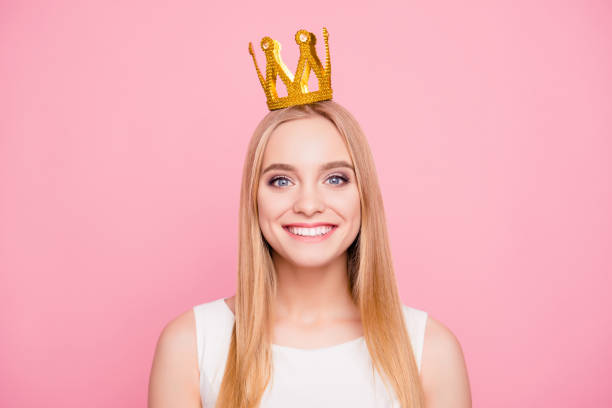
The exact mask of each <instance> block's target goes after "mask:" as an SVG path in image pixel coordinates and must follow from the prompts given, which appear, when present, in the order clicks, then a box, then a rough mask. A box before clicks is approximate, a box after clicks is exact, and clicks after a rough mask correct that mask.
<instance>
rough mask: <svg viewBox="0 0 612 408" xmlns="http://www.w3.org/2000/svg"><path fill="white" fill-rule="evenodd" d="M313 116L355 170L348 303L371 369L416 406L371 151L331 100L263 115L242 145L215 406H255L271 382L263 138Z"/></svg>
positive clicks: (405, 406)
mask: <svg viewBox="0 0 612 408" xmlns="http://www.w3.org/2000/svg"><path fill="white" fill-rule="evenodd" d="M313 115H319V116H322V117H324V118H327V119H328V120H330V121H331V122H332V123H333V124H334V125H335V126H336V128H337V129H338V132H339V133H340V135H341V136H342V137H343V139H344V141H345V144H346V146H347V148H348V151H349V154H350V156H351V159H352V161H353V165H354V167H355V175H356V179H357V187H358V190H359V199H360V201H361V229H360V231H359V233H358V234H357V237H356V238H355V241H354V242H353V243H352V244H351V245H350V246H349V248H348V249H347V252H348V253H347V255H348V257H347V258H348V261H347V267H348V268H347V273H348V282H349V286H350V293H351V297H352V300H353V302H354V303H355V305H357V306H358V307H359V311H360V313H361V322H362V326H363V332H364V338H365V341H366V344H367V348H368V350H369V353H370V356H371V359H372V363H373V364H372V369H373V371H374V370H376V371H377V372H378V373H379V374H381V378H382V380H383V383H384V384H385V386H386V387H387V390H389V385H390V386H391V388H392V389H393V391H394V392H395V397H396V398H397V400H398V401H399V402H400V404H401V407H402V408H421V407H423V406H424V397H423V390H422V386H421V383H420V380H419V373H418V368H417V364H416V361H415V358H414V355H413V351H412V345H411V343H410V338H409V334H408V331H407V328H406V325H405V321H404V315H403V311H402V303H401V300H400V297H399V294H398V290H397V282H396V280H395V273H394V270H393V264H392V259H391V250H390V246H389V239H388V232H387V224H386V219H385V214H384V207H383V201H382V196H381V192H380V187H379V184H378V176H377V174H376V169H375V166H374V160H373V157H372V153H371V151H370V148H369V145H368V143H367V140H366V137H365V135H364V133H363V131H362V130H361V127H360V126H359V124H358V122H357V121H356V119H355V118H354V117H353V116H352V115H351V114H350V113H349V112H348V111H347V110H346V109H345V108H343V107H342V106H340V105H339V104H338V103H336V102H333V101H323V102H316V103H312V104H308V105H300V106H292V107H289V108H286V109H281V110H276V111H271V112H269V113H268V114H267V115H266V116H265V117H264V118H263V119H262V120H261V122H260V123H259V124H258V126H257V128H256V129H255V131H254V133H253V136H252V138H251V140H250V142H249V146H248V150H247V155H246V158H245V162H244V167H243V174H242V186H241V190H240V211H239V250H238V255H239V256H238V279H237V290H236V296H235V322H234V327H233V329H232V335H231V342H230V347H229V352H228V355H227V362H226V365H225V373H224V375H223V380H222V383H221V388H220V390H219V395H218V397H217V403H216V408H256V407H258V406H259V404H260V402H261V398H262V396H263V394H264V391H265V389H266V387H267V385H268V383H269V381H270V379H271V376H272V372H273V366H272V351H271V346H270V339H271V327H272V322H271V317H270V316H271V304H272V303H271V301H272V299H273V298H274V296H275V294H276V285H277V280H276V273H275V269H274V264H273V262H272V257H271V250H272V249H271V247H270V245H269V244H268V243H267V241H266V240H265V238H264V237H263V235H262V233H261V230H260V227H259V219H258V209H257V191H258V188H259V178H260V174H261V165H262V160H263V154H264V150H265V147H266V144H267V142H268V139H269V136H270V134H271V133H272V131H273V130H274V129H275V128H276V127H277V126H278V125H280V124H281V123H283V122H287V121H290V120H295V119H300V118H307V117H310V116H313ZM373 374H374V372H373Z"/></svg>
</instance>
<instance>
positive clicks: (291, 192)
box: [257, 116, 361, 267]
mask: <svg viewBox="0 0 612 408" xmlns="http://www.w3.org/2000/svg"><path fill="white" fill-rule="evenodd" d="M352 166H353V163H352V161H351V158H350V155H349V152H348V149H347V147H346V145H345V143H344V140H343V138H342V136H341V135H340V133H339V132H338V130H337V129H336V127H335V126H334V124H333V123H332V122H331V121H329V120H327V119H325V118H323V117H321V116H311V117H308V118H302V119H295V120H290V121H288V122H284V123H282V124H280V125H279V126H278V127H277V128H276V129H275V130H274V131H273V132H272V134H271V135H270V137H269V140H268V143H267V145H266V149H265V152H264V156H263V162H262V171H261V175H260V180H259V189H258V192H257V205H258V214H259V226H260V228H261V231H262V233H263V236H264V237H265V239H266V241H268V243H269V244H270V246H271V247H272V249H273V250H274V252H275V253H276V254H277V255H279V256H281V257H283V258H284V259H285V260H286V261H287V262H289V263H291V264H294V265H296V266H300V267H319V266H324V265H326V264H329V263H330V262H332V261H333V260H335V259H337V258H338V257H339V256H341V255H343V254H344V252H345V251H346V250H347V248H348V247H349V246H350V245H351V243H352V242H353V241H354V240H355V238H356V237H357V234H358V232H359V229H360V226H361V204H360V201H359V190H358V189H357V182H356V179H355V172H354V171H353V169H352ZM295 224H298V225H300V224H301V227H300V228H297V226H296V225H295ZM313 224H314V225H316V224H322V225H320V226H319V227H316V228H304V227H306V226H312V225H313ZM292 226H293V227H292ZM330 226H331V229H330ZM296 228H297V229H296ZM304 235H308V236H304ZM312 235H315V236H312Z"/></svg>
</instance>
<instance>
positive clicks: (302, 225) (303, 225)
mask: <svg viewBox="0 0 612 408" xmlns="http://www.w3.org/2000/svg"><path fill="white" fill-rule="evenodd" d="M288 227H297V228H315V227H337V225H336V224H332V223H329V222H315V223H313V224H306V223H304V222H295V223H293V224H285V225H283V228H288Z"/></svg>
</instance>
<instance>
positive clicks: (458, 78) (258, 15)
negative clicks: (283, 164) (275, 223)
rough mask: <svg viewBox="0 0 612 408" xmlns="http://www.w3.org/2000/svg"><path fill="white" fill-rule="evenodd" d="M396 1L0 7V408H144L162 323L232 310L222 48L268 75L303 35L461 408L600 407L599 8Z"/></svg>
mask: <svg viewBox="0 0 612 408" xmlns="http://www.w3.org/2000/svg"><path fill="white" fill-rule="evenodd" d="M422 3H427V4H410V3H408V2H404V1H402V2H397V3H388V2H384V1H376V2H368V3H367V4H363V5H360V4H357V3H354V2H323V1H318V2H317V1H309V2H307V3H303V2H302V3H300V2H276V3H268V4H266V3H263V2H252V3H250V4H247V3H246V2H245V3H244V4H240V5H238V4H235V3H233V2H214V3H213V2H209V3H206V2H204V1H199V2H196V1H181V2H178V1H177V2H159V1H150V0H147V1H144V0H142V1H100V2H97V4H94V2H79V1H72V2H70V1H54V2H7V1H4V2H2V5H1V6H0V111H1V112H2V114H1V115H0V198H1V200H0V325H1V326H0V329H1V333H0V361H1V363H0V406H2V407H38V406H45V407H82V406H88V407H109V406H113V407H115V406H117V407H136V406H144V405H145V402H146V393H147V384H148V376H149V370H150V366H151V361H152V357H153V351H154V347H155V343H156V341H157V337H158V335H159V333H160V331H161V329H162V328H163V326H164V325H165V324H166V323H167V322H168V321H169V320H170V319H172V318H173V317H175V316H176V315H178V314H179V313H182V312H183V311H185V310H187V309H189V308H191V307H192V306H194V305H196V304H199V303H203V302H207V301H211V300H214V299H218V298H220V297H227V296H231V295H232V294H233V293H234V288H235V285H236V276H235V275H236V272H235V268H236V265H237V259H236V257H237V255H236V254H237V231H238V223H237V216H238V199H239V187H240V177H241V170H242V164H243V159H244V155H245V152H246V144H247V141H248V140H249V138H250V136H251V133H252V131H253V129H254V127H255V125H256V124H257V122H258V120H259V119H260V118H261V117H263V115H264V114H265V113H266V112H267V108H266V106H265V98H264V94H263V91H262V90H261V88H260V85H259V83H258V81H257V78H256V75H255V71H254V68H253V66H252V62H251V58H250V56H249V54H248V52H247V44H248V41H253V43H254V46H255V49H256V51H257V52H258V54H257V55H258V58H259V62H260V64H263V62H264V59H263V55H262V54H261V51H260V49H259V47H258V44H259V41H260V39H261V38H262V37H263V36H264V35H270V36H272V37H273V38H275V39H277V40H279V41H280V42H281V43H282V44H283V45H284V47H283V56H284V59H285V61H286V63H287V65H288V66H289V67H290V68H291V69H294V67H295V64H296V62H297V47H295V44H294V43H293V35H294V34H295V32H296V31H297V30H298V29H299V28H302V27H303V28H306V29H309V30H310V31H313V32H314V33H315V34H316V35H317V36H318V37H319V38H320V39H321V35H320V33H321V28H322V27H323V26H326V27H327V28H328V29H329V32H330V37H329V41H330V50H331V59H332V69H333V79H332V84H333V88H334V98H335V100H336V101H338V102H340V103H341V104H343V105H344V106H346V107H347V108H348V109H350V110H351V111H352V112H353V113H354V114H355V116H356V117H357V118H358V119H359V120H360V122H361V123H362V125H363V127H364V129H365V131H366V134H367V135H368V138H369V140H370V143H371V147H372V150H373V152H374V157H375V160H376V164H377V170H378V173H379V179H380V183H381V186H382V190H383V197H384V200H385V207H386V211H387V217H388V223H389V228H390V233H391V244H392V249H393V254H394V264H395V267H396V270H397V278H398V283H399V286H400V292H401V295H402V299H403V301H404V303H405V304H408V305H411V306H413V307H417V308H420V309H423V310H426V311H428V312H429V313H430V314H431V315H432V316H434V317H436V318H438V319H439V320H441V321H442V322H443V323H445V324H446V325H447V326H448V327H449V328H450V329H451V330H453V332H454V333H455V334H456V335H457V337H458V338H459V340H460V342H461V344H462V346H463V349H464V353H465V357H466V361H467V365H468V370H469V375H470V382H471V385H472V393H473V400H474V406H475V407H517V406H521V407H542V406H545V407H560V406H563V407H583V406H589V407H609V406H611V404H612V391H611V390H610V378H612V351H611V350H612V348H611V347H610V341H611V340H612V318H611V314H610V309H611V308H612V301H611V298H610V295H609V291H610V288H611V287H612V282H611V278H610V275H611V271H612V211H611V208H612V180H611V179H612V160H611V159H612V157H611V156H612V143H611V135H612V79H611V75H612V74H611V73H612V40H611V39H612V5H610V3H609V2H605V1H573V2H559V1H539V2H531V1H520V2H517V1H503V2H490V1H478V2H477V1H467V2H465V1H463V2H455V1H449V2H445V3H440V2H422ZM300 4H304V5H303V6H300ZM321 45H322V41H320V42H319V46H321ZM321 49H322V47H320V48H319V52H321Z"/></svg>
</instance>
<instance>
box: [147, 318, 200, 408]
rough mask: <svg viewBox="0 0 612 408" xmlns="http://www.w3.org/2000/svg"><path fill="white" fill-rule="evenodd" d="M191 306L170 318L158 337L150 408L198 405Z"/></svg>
mask: <svg viewBox="0 0 612 408" xmlns="http://www.w3.org/2000/svg"><path fill="white" fill-rule="evenodd" d="M196 341H197V340H196V329H195V319H194V311H193V309H190V310H187V311H186V312H183V313H181V314H180V315H178V316H176V317H175V318H173V319H172V320H170V321H169V322H168V323H167V324H166V325H165V327H164V328H163V329H162V331H161V334H160V335H159V338H158V340H157V345H156V348H155V355H154V357H153V365H152V368H151V375H150V379H149V408H152V407H166V406H177V405H178V406H185V407H196V406H199V401H200V400H199V398H200V395H199V375H200V374H199V369H198V355H197V348H196V347H197V343H196Z"/></svg>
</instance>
